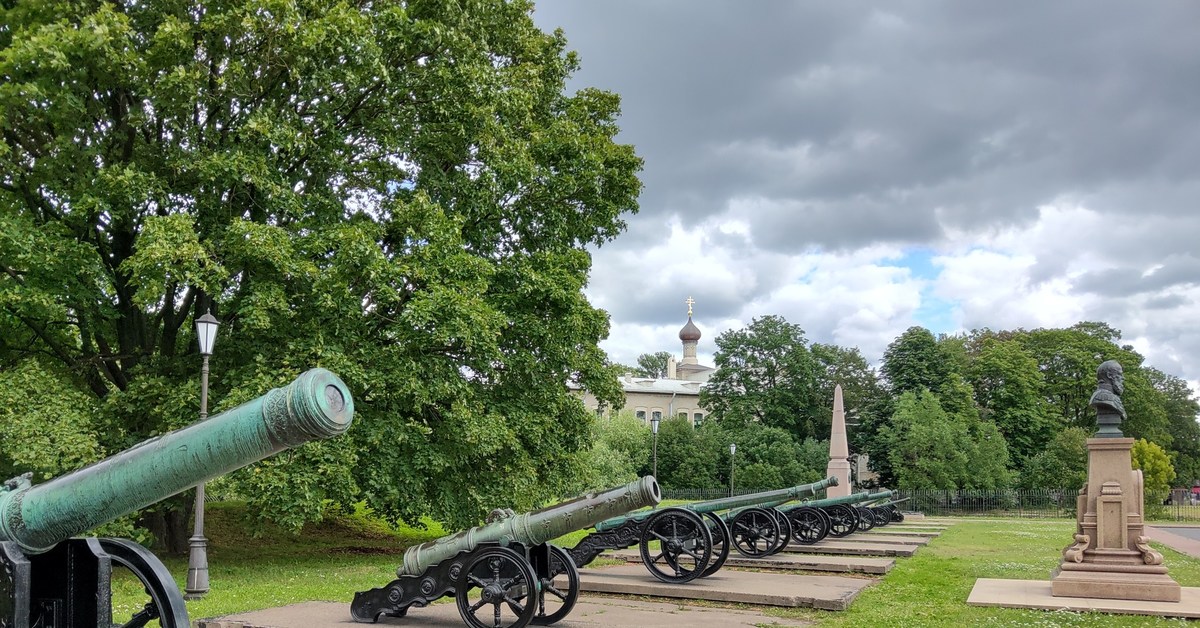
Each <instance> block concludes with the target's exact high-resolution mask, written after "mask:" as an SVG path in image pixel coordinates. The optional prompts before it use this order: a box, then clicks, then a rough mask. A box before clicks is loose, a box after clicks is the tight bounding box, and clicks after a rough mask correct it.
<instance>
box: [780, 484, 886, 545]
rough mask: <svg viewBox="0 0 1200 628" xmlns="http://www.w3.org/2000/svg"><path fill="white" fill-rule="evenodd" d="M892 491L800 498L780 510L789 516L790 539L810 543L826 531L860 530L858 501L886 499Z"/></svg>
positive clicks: (841, 533)
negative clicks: (798, 500)
mask: <svg viewBox="0 0 1200 628" xmlns="http://www.w3.org/2000/svg"><path fill="white" fill-rule="evenodd" d="M892 494H893V493H892V491H880V492H877V493H870V492H867V491H862V492H858V493H853V494H851V495H845V496H842V497H828V498H825V499H818V500H813V501H807V502H801V503H799V504H796V505H794V506H790V507H787V508H783V509H782V511H783V512H784V514H785V515H787V517H788V519H789V520H791V523H792V540H793V541H795V542H797V543H800V544H802V545H811V544H813V543H816V542H818V541H821V540H823V539H824V538H825V537H827V536H829V535H832V536H834V537H835V538H841V537H844V536H847V535H849V534H851V533H853V532H855V531H857V530H859V529H860V525H859V524H860V516H861V515H860V513H859V511H858V507H857V505H858V504H862V503H869V502H872V501H878V500H880V499H887V498H889V497H891V496H892ZM863 529H864V530H865V529H867V528H863Z"/></svg>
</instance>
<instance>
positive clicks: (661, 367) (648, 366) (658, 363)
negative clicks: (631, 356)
mask: <svg viewBox="0 0 1200 628" xmlns="http://www.w3.org/2000/svg"><path fill="white" fill-rule="evenodd" d="M670 360H671V354H670V353H668V352H666V351H656V352H654V353H643V354H641V355H639V356H638V359H637V363H638V368H637V371H636V373H637V374H638V375H641V376H642V377H653V378H655V379H662V378H664V377H666V376H667V363H668V362H669V361H670Z"/></svg>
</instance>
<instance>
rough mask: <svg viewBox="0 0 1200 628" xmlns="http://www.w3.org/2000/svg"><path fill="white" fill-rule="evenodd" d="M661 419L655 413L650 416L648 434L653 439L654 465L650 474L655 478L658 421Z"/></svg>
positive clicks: (656, 476) (656, 471)
mask: <svg viewBox="0 0 1200 628" xmlns="http://www.w3.org/2000/svg"><path fill="white" fill-rule="evenodd" d="M661 420H662V417H660V416H658V414H657V413H656V414H654V415H653V416H651V417H650V434H651V439H652V440H653V441H654V466H653V467H652V469H651V471H650V475H653V476H654V479H655V480H657V479H658V422H659V421H661Z"/></svg>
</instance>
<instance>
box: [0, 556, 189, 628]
mask: <svg viewBox="0 0 1200 628" xmlns="http://www.w3.org/2000/svg"><path fill="white" fill-rule="evenodd" d="M114 561H116V562H118V563H119V564H121V565H122V566H124V567H126V568H128V569H129V570H130V571H132V572H133V573H134V575H136V576H137V577H138V578H139V579H140V580H141V581H142V584H143V585H145V588H146V590H147V591H148V592H150V595H151V600H150V602H148V603H147V604H146V607H145V608H144V609H142V611H140V612H139V613H138V615H136V616H134V618H133V619H132V620H131V621H130V622H127V623H124V624H120V625H126V626H142V625H145V622H148V621H150V620H151V619H156V618H157V619H159V621H160V623H161V625H162V626H164V627H165V628H187V626H188V625H189V622H188V617H187V609H186V608H185V607H184V603H183V597H182V596H181V595H180V594H179V589H178V587H177V586H176V585H175V581H174V580H173V579H171V574H170V573H168V572H167V570H166V568H165V567H163V566H162V563H161V562H159V561H158V559H157V558H155V557H154V555H153V554H151V553H150V552H148V551H147V550H146V549H145V548H143V547H141V546H140V545H137V544H136V543H133V542H132V541H124V540H120V539H96V538H81V539H69V540H66V541H63V542H62V543H59V544H58V545H55V546H54V548H52V549H51V550H50V551H48V552H46V553H44V554H36V555H33V556H26V555H25V553H24V552H22V551H21V549H20V547H19V546H17V544H16V543H13V542H11V541H2V542H0V627H4V628H84V627H87V628H93V627H95V626H111V625H113V617H112V586H111V584H112V566H113V562H114Z"/></svg>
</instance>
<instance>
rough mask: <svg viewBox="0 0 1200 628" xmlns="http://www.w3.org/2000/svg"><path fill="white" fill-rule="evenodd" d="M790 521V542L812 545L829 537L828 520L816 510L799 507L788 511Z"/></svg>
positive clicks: (808, 507)
mask: <svg viewBox="0 0 1200 628" xmlns="http://www.w3.org/2000/svg"><path fill="white" fill-rule="evenodd" d="M787 514H788V519H791V520H792V540H793V541H795V542H797V543H799V544H801V545H812V544H813V543H816V542H817V541H820V540H821V539H823V538H825V537H826V536H828V535H829V524H828V523H826V521H827V520H828V519H827V518H826V517H824V516H823V515H824V514H825V513H823V512H821V511H820V509H818V508H813V507H812V506H801V507H800V508H797V509H795V510H792V511H789V512H788V513H787Z"/></svg>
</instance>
